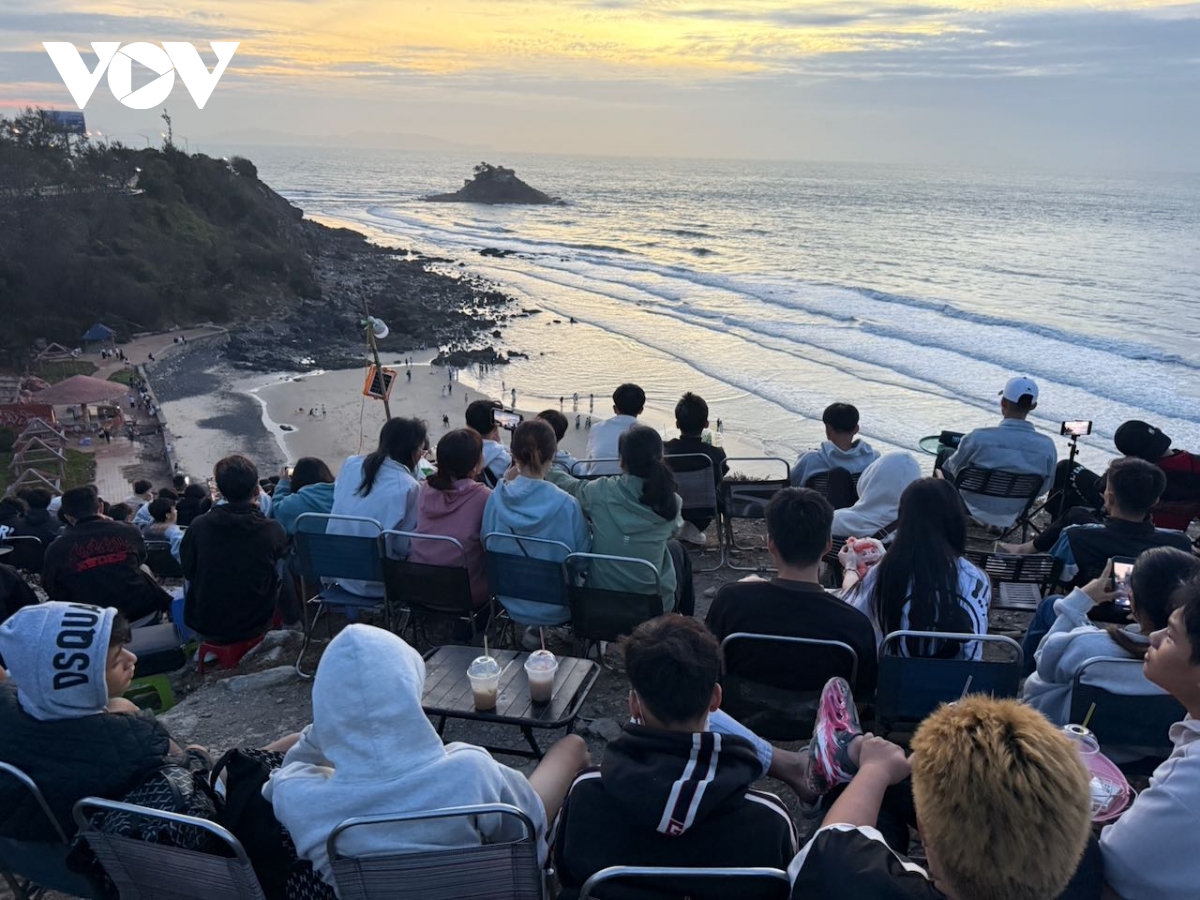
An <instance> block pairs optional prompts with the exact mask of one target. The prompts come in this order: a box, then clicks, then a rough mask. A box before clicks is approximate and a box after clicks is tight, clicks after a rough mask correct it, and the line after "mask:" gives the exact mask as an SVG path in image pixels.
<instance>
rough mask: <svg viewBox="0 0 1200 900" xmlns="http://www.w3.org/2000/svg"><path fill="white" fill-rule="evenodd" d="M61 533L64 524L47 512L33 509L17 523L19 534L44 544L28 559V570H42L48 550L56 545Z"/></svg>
mask: <svg viewBox="0 0 1200 900" xmlns="http://www.w3.org/2000/svg"><path fill="white" fill-rule="evenodd" d="M61 531H62V523H61V522H60V521H58V516H53V515H51V514H50V513H49V512H48V511H47V510H44V509H31V510H29V512H27V513H25V515H24V516H22V517H21V521H20V522H18V523H17V534H18V535H22V536H24V537H35V538H37V539H38V540H39V541H41V542H42V546H41V548H40V549H39V550H37V551H36V553H34V554H32V555H31V556H29V557H28V563H29V565H28V566H27V568H30V569H35V570H37V571H38V572H40V571H41V570H42V565H43V564H44V563H45V558H46V548H47V547H49V546H50V545H51V544H53V543H54V541H55V539H56V538H57V537H58V535H59V533H60V532H61Z"/></svg>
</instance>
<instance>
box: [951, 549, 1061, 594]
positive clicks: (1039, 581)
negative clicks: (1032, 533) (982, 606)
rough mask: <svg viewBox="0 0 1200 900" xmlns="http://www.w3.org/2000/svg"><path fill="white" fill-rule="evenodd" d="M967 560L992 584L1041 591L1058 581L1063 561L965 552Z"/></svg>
mask: <svg viewBox="0 0 1200 900" xmlns="http://www.w3.org/2000/svg"><path fill="white" fill-rule="evenodd" d="M966 556H967V559H968V560H970V561H971V562H973V563H974V564H975V565H976V566H978V567H979V568H980V569H981V570H982V571H984V572H986V573H987V575H988V577H989V578H991V580H992V583H993V584H1000V583H1001V582H1004V583H1010V584H1036V585H1037V586H1038V587H1040V588H1041V589H1042V591H1043V592H1044V591H1045V590H1046V589H1047V588H1050V587H1051V586H1053V585H1054V584H1056V583H1057V582H1058V576H1059V575H1060V574H1061V573H1062V568H1063V561H1062V560H1061V559H1059V558H1058V557H1056V556H1051V555H1050V554H1049V553H1033V554H1030V555H1028V556H1019V555H1016V554H1007V553H990V552H988V551H984V550H968V551H967V554H966Z"/></svg>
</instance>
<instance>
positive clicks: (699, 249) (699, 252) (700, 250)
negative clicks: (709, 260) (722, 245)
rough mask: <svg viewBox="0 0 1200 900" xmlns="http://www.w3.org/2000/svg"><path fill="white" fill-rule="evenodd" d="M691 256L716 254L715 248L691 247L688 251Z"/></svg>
mask: <svg viewBox="0 0 1200 900" xmlns="http://www.w3.org/2000/svg"><path fill="white" fill-rule="evenodd" d="M688 252H689V253H691V254H692V256H716V255H717V251H716V250H709V249H708V248H707V247H692V248H691V249H690V250H689V251H688Z"/></svg>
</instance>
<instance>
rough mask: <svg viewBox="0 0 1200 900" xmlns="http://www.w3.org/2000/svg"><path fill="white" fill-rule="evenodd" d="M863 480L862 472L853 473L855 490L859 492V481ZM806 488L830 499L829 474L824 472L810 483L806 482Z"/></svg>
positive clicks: (810, 480)
mask: <svg viewBox="0 0 1200 900" xmlns="http://www.w3.org/2000/svg"><path fill="white" fill-rule="evenodd" d="M860 478H862V472H851V473H850V482H851V484H853V485H854V490H855V492H856V493H857V492H858V479H860ZM804 486H805V487H806V488H808V489H809V490H810V491H816V492H817V493H818V494H821V495H822V496H823V497H825V499H827V500H828V499H829V473H828V472H822V473H821V474H820V475H814V476H813V477H812V478H810V479H808V481H806V482H804Z"/></svg>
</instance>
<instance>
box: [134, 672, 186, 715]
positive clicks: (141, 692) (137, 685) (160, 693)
mask: <svg viewBox="0 0 1200 900" xmlns="http://www.w3.org/2000/svg"><path fill="white" fill-rule="evenodd" d="M144 697H158V707H157V710H156V711H157V712H166V711H167V710H168V709H170V708H171V707H172V706H174V705H175V691H174V689H172V687H171V679H170V678H168V677H167V676H166V675H147V676H146V677H144V678H135V679H133V683H132V684H130V685H129V690H127V691H126V692H125V698H126V699H127V700H132V701H133V702H134V703H137V705H138V706H139V707H141V708H142V709H146V708H147V707H144V706H142V704H140V703H138V700H139V699H141V698H144ZM150 708H152V709H153V708H154V707H150Z"/></svg>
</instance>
